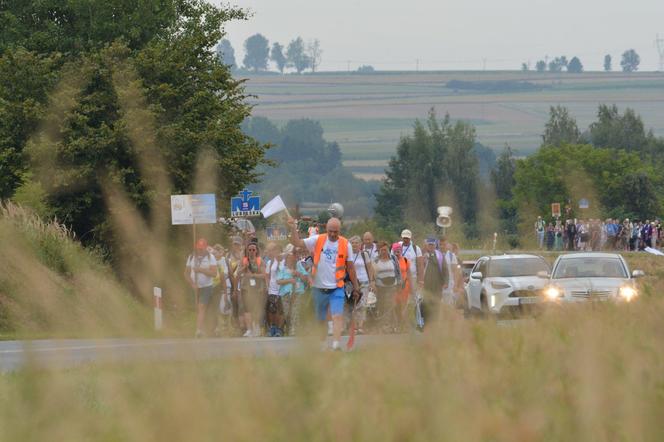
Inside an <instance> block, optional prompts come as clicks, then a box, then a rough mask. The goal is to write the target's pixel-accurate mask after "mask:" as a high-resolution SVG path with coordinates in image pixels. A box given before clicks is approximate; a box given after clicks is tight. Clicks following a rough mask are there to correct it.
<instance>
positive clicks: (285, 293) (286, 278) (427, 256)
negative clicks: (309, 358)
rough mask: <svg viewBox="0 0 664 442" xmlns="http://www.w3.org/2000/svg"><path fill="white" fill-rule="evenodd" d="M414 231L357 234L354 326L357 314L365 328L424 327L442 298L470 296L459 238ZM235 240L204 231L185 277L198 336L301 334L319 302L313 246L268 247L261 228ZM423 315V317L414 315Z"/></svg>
mask: <svg viewBox="0 0 664 442" xmlns="http://www.w3.org/2000/svg"><path fill="white" fill-rule="evenodd" d="M315 233H317V232H310V234H315ZM412 236H413V235H412V233H411V232H410V231H409V230H404V231H403V232H402V234H401V241H399V242H395V243H388V242H386V241H375V240H374V237H373V235H372V234H371V233H370V232H366V233H365V234H364V235H363V236H362V237H360V236H353V237H351V238H349V244H350V246H351V247H352V251H351V252H349V255H350V257H351V260H352V261H353V265H354V268H355V272H356V275H357V279H358V282H359V284H360V288H361V292H362V296H361V297H360V298H359V299H353V298H352V297H351V296H350V293H351V285H350V281H348V284H347V293H348V303H347V304H348V305H347V308H346V310H347V312H346V315H345V316H346V318H347V320H346V325H345V326H346V327H347V328H348V327H350V326H351V321H350V318H351V315H352V318H353V321H352V326H353V328H354V331H355V332H356V333H358V334H362V333H365V331H366V330H368V329H371V330H372V331H381V332H386V331H389V332H399V331H402V330H404V329H405V328H406V327H409V326H415V327H417V326H418V324H419V327H420V328H421V327H423V324H424V317H425V316H428V318H429V320H433V319H434V318H435V316H437V312H438V310H439V309H440V304H441V302H446V303H448V304H450V305H454V304H455V302H456V301H457V300H458V299H459V298H460V297H462V294H463V276H462V273H461V269H460V266H459V265H458V263H459V261H458V253H459V247H458V245H456V244H452V243H450V242H448V241H447V240H446V239H445V238H444V237H443V238H436V237H429V238H427V239H426V240H425V241H423V242H422V247H419V246H417V245H416V244H415V243H414V242H413V241H412ZM230 243H231V245H230V247H229V248H228V249H225V248H224V247H223V246H222V245H221V244H214V245H208V243H207V241H206V240H205V239H203V238H200V239H199V240H198V241H197V243H196V247H195V250H194V253H192V254H191V255H190V256H189V257H188V258H187V265H186V268H185V278H186V279H187V281H188V282H189V284H190V285H191V286H192V287H193V288H195V289H196V296H197V299H198V301H197V306H198V312H197V313H198V314H197V326H196V337H204V336H210V335H216V336H219V335H221V334H231V335H238V336H239V335H241V336H244V337H254V336H274V337H279V336H285V335H291V336H292V335H295V334H296V333H297V331H298V329H299V327H300V322H301V321H300V319H301V318H300V317H301V315H303V313H304V314H306V312H308V310H309V309H311V308H312V307H311V305H310V304H311V300H310V299H309V296H308V295H309V294H310V288H311V286H312V283H313V280H312V265H313V259H312V256H311V253H310V252H309V251H308V250H306V249H304V248H299V247H294V246H293V245H292V244H287V245H285V246H282V245H281V244H279V243H278V242H269V243H267V244H266V246H265V247H261V244H259V241H258V240H257V239H256V237H255V234H254V235H249V236H248V237H241V236H234V237H232V238H231V241H230ZM429 261H430V262H431V263H434V264H435V265H431V266H429V265H428V264H429ZM425 294H428V295H426V296H425ZM415 304H417V312H415V309H414V308H413V307H414V306H415ZM415 316H417V318H419V319H417V321H418V322H417V323H414V321H411V320H410V319H409V318H411V319H412V318H414V317H415ZM409 323H410V324H411V325H409ZM330 327H331V323H330ZM347 331H348V330H347Z"/></svg>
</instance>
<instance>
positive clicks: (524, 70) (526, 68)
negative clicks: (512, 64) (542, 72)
mask: <svg viewBox="0 0 664 442" xmlns="http://www.w3.org/2000/svg"><path fill="white" fill-rule="evenodd" d="M529 70H530V66H528V64H527V63H521V71H522V72H528V71H529Z"/></svg>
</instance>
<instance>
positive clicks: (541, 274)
mask: <svg viewBox="0 0 664 442" xmlns="http://www.w3.org/2000/svg"><path fill="white" fill-rule="evenodd" d="M550 276H551V275H549V272H547V271H546V270H540V271H539V272H537V277H538V278H542V279H549V277H550Z"/></svg>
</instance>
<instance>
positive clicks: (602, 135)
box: [493, 105, 664, 245]
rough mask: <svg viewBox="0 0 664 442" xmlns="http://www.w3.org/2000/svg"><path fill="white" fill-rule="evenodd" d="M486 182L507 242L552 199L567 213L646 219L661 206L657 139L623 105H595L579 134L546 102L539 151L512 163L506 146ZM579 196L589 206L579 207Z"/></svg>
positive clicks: (661, 156) (662, 153) (662, 143)
mask: <svg viewBox="0 0 664 442" xmlns="http://www.w3.org/2000/svg"><path fill="white" fill-rule="evenodd" d="M493 183H494V186H495V190H496V194H497V197H498V211H499V218H500V220H501V230H502V231H505V232H507V233H508V234H509V235H511V239H512V243H513V245H517V244H518V237H519V236H518V233H519V231H520V230H523V229H528V227H529V226H530V224H532V220H533V219H534V217H535V216H536V215H542V216H546V215H547V214H550V210H551V208H550V204H551V203H553V202H559V203H562V204H563V205H565V206H568V210H569V215H570V216H572V217H579V218H588V217H593V218H600V217H602V218H604V217H611V218H620V219H623V218H630V219H640V220H645V219H652V218H653V217H655V216H661V215H662V208H663V207H664V138H661V137H657V136H655V135H654V134H653V132H652V130H646V129H645V125H644V124H643V120H642V119H641V117H640V116H639V115H638V114H637V113H636V112H635V111H634V110H632V109H629V108H627V109H625V111H624V112H622V113H621V112H620V110H619V109H618V108H617V106H615V105H611V106H609V105H600V106H599V107H598V110H597V120H596V121H594V122H593V123H591V124H590V125H589V126H588V128H587V129H585V130H584V131H581V130H580V129H579V128H578V125H577V122H576V120H575V119H574V118H573V117H572V116H571V115H570V113H569V111H568V109H566V108H564V107H561V106H553V107H551V108H550V112H549V120H548V121H547V123H546V125H545V128H544V133H543V135H542V145H541V146H540V148H539V150H538V151H537V152H536V153H535V154H534V155H531V156H529V157H527V158H524V159H518V160H517V159H515V158H514V155H513V152H512V150H511V149H509V148H506V149H505V150H504V151H503V152H502V153H501V155H500V156H499V157H498V161H497V166H496V169H495V172H494V179H493ZM580 199H586V200H588V201H589V202H590V208H589V209H579V208H578V202H579V200H580Z"/></svg>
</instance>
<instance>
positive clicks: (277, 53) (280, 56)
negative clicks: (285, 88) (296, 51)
mask: <svg viewBox="0 0 664 442" xmlns="http://www.w3.org/2000/svg"><path fill="white" fill-rule="evenodd" d="M270 60H272V61H273V62H274V64H276V65H277V69H279V72H281V73H282V74H283V73H284V68H285V67H286V62H287V61H288V60H286V56H285V55H284V47H283V46H282V45H281V44H279V43H278V42H276V41H275V42H274V43H273V44H272V50H271V51H270Z"/></svg>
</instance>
